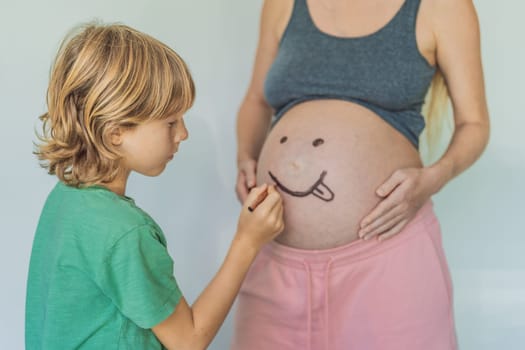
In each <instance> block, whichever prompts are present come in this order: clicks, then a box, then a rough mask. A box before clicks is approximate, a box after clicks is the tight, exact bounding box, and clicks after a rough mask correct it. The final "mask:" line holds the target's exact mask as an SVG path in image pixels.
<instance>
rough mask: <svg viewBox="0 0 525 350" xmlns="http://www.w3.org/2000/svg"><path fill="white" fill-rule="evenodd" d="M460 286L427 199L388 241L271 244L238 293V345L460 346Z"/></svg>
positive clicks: (419, 349) (344, 348) (326, 348)
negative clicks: (311, 246)
mask: <svg viewBox="0 0 525 350" xmlns="http://www.w3.org/2000/svg"><path fill="white" fill-rule="evenodd" d="M456 348H457V345H456V336H455V330H454V320H453V312H452V287H451V280H450V275H449V271H448V267H447V263H446V260H445V255H444V253H443V248H442V245H441V233H440V228H439V223H438V221H437V219H436V217H435V215H434V212H433V210H432V203H431V202H428V203H427V204H426V205H425V206H424V207H423V208H421V210H420V211H419V212H418V214H417V215H416V217H415V218H414V219H413V220H412V221H411V222H410V223H409V224H408V225H407V226H406V227H405V228H404V229H403V231H402V232H400V233H399V234H397V235H396V236H394V237H393V238H391V239H389V240H386V241H384V242H378V241H377V240H375V239H372V240H369V241H363V240H358V241H354V242H352V243H350V244H348V245H345V246H341V247H337V248H334V249H327V250H313V251H312V250H301V249H294V248H289V247H285V246H282V245H279V244H277V243H270V244H268V245H267V246H266V247H265V248H263V250H262V252H261V253H260V254H259V256H258V257H257V259H256V261H255V262H254V264H253V265H252V267H251V269H250V271H249V273H248V276H247V278H246V280H245V282H244V284H243V286H242V289H241V292H240V294H239V297H238V300H237V311H236V316H235V332H234V337H233V342H232V348H231V349H232V350H292V349H293V350H454V349H456Z"/></svg>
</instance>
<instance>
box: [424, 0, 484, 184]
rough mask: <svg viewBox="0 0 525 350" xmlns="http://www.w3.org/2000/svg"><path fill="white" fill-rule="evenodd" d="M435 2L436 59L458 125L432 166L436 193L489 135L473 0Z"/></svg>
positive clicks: (476, 153) (478, 151) (464, 166)
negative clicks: (438, 158) (445, 149)
mask: <svg viewBox="0 0 525 350" xmlns="http://www.w3.org/2000/svg"><path fill="white" fill-rule="evenodd" d="M435 3H436V5H435V8H436V9H435V11H436V12H435V13H436V15H435V23H434V27H435V28H436V29H435V36H436V42H437V62H438V65H439V67H440V69H441V71H442V72H443V75H444V76H445V80H446V82H447V87H448V91H449V94H450V98H451V101H452V107H453V111H454V124H455V128H454V134H453V136H452V140H451V142H450V145H449V147H448V149H447V151H446V152H445V154H444V155H443V156H442V157H441V159H440V160H438V161H437V162H436V163H435V164H433V165H432V166H431V167H430V169H432V170H433V172H434V174H435V176H436V179H439V181H438V182H437V184H436V187H435V188H434V191H433V192H434V193H435V192H437V191H438V190H439V189H440V188H441V187H443V186H444V185H445V184H446V183H447V182H448V181H450V180H451V179H452V178H454V177H456V176H457V175H459V174H460V173H461V172H463V171H464V170H465V169H467V168H468V167H470V166H471V165H472V164H473V163H474V162H475V161H476V160H477V159H478V158H479V156H480V155H481V153H482V152H483V150H484V149H485V147H486V145H487V142H488V138H489V115H488V108H487V102H486V97H485V87H484V81H483V69H482V64H481V53H480V52H481V50H480V33H479V24H478V18H477V15H476V10H475V9H474V5H473V4H472V0H441V1H435Z"/></svg>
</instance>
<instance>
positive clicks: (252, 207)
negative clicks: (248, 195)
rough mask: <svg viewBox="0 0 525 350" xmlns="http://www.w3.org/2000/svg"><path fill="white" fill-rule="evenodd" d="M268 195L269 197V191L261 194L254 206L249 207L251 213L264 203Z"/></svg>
mask: <svg viewBox="0 0 525 350" xmlns="http://www.w3.org/2000/svg"><path fill="white" fill-rule="evenodd" d="M267 195H268V190H266V191H264V192H262V193H260V194H259V196H258V197H257V198H256V199H255V202H254V203H252V205H250V206H249V207H248V210H249V211H250V212H253V211H254V210H255V209H256V208H257V206H259V204H261V203H262V201H263V200H264V199H265V198H266V196H267Z"/></svg>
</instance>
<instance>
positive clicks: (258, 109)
mask: <svg viewBox="0 0 525 350" xmlns="http://www.w3.org/2000/svg"><path fill="white" fill-rule="evenodd" d="M288 3H290V1H289V0H287V1H283V0H265V2H264V5H263V8H262V14H261V21H260V29H259V43H258V46H257V52H256V56H255V63H254V67H253V73H252V77H251V81H250V85H249V87H248V90H247V92H246V95H245V97H244V99H243V101H242V103H241V106H240V108H239V112H238V115H237V147H238V148H237V166H238V176H237V187H236V191H237V196H238V197H239V199H240V200H241V201H242V202H243V201H244V200H245V198H246V196H247V194H248V191H249V189H250V188H251V187H253V186H255V173H256V167H257V158H258V157H259V153H260V151H261V148H262V145H263V143H264V140H265V139H266V136H267V133H268V129H269V127H270V122H271V117H272V109H271V107H270V106H269V105H268V104H267V103H266V101H265V99H264V93H263V89H264V80H265V78H266V74H267V73H268V70H269V69H270V66H271V64H272V62H273V61H274V59H275V56H276V55H277V50H278V47H279V40H280V37H281V35H282V32H283V31H284V27H285V26H286V23H287V18H285V17H286V13H287V12H288V11H289V10H288V8H289V9H290V10H291V8H292V6H291V5H290V4H288ZM288 15H289V14H288Z"/></svg>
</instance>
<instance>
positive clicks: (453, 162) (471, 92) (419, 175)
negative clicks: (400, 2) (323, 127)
mask: <svg viewBox="0 0 525 350" xmlns="http://www.w3.org/2000/svg"><path fill="white" fill-rule="evenodd" d="M427 1H429V4H428V5H429V6H430V7H431V11H429V12H430V13H432V16H431V17H430V18H431V22H432V23H431V26H432V28H433V33H434V39H435V43H436V44H435V45H436V50H435V52H436V61H437V65H438V66H439V69H440V70H441V71H442V73H443V75H444V77H445V80H446V82H447V88H448V91H449V95H450V99H451V101H452V108H453V112H454V124H455V129H454V133H453V136H452V139H451V142H450V144H449V146H448V149H447V150H446V152H445V153H444V154H443V156H442V157H441V158H440V159H439V160H438V161H437V162H436V163H434V164H433V165H431V166H429V167H426V168H423V169H416V168H413V169H400V170H398V171H396V172H394V174H392V176H391V177H390V178H389V179H387V180H386V181H385V182H384V183H383V184H382V185H381V186H380V187H379V188H378V189H377V195H378V196H380V197H382V198H384V199H383V200H381V201H380V202H379V204H378V205H377V206H376V207H375V208H374V209H373V210H372V211H371V212H370V214H368V215H367V216H366V217H365V218H364V219H363V220H362V222H361V230H360V232H359V235H360V237H362V238H365V239H368V238H371V237H374V236H378V235H379V239H386V238H389V237H391V236H393V235H395V234H396V233H398V232H399V231H401V230H402V229H403V227H404V226H405V225H406V224H407V223H408V222H409V221H410V219H412V217H414V215H415V214H416V212H417V211H418V210H419V208H420V207H421V206H422V205H423V204H424V203H425V202H426V201H427V200H428V198H430V196H432V195H433V194H434V193H436V192H438V191H439V190H440V189H441V188H442V187H443V186H444V185H445V184H446V183H447V182H449V181H450V180H451V179H453V178H454V177H456V176H457V175H459V174H460V173H461V172H463V171H464V170H465V169H467V168H468V167H470V166H471V165H472V164H473V163H474V162H475V161H476V160H477V159H478V158H479V156H480V155H481V153H482V152H483V150H484V149H485V147H486V145H487V142H488V138H489V116H488V108H487V102H486V97H485V87H484V82H483V69H482V64H481V50H480V33H479V24H478V19H477V15H476V10H475V8H474V5H473V4H472V0H427Z"/></svg>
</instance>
